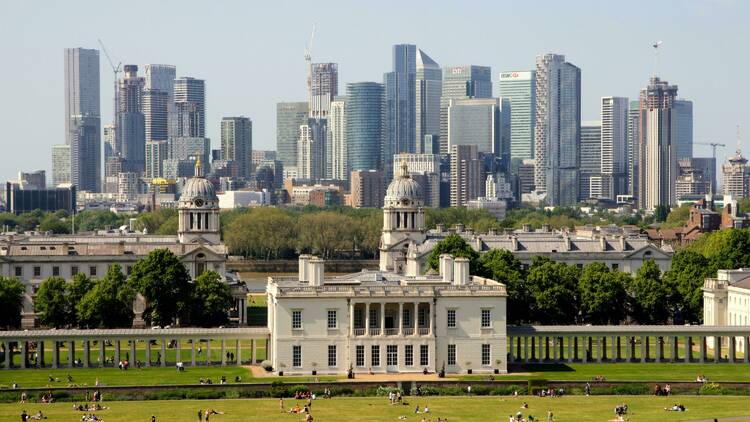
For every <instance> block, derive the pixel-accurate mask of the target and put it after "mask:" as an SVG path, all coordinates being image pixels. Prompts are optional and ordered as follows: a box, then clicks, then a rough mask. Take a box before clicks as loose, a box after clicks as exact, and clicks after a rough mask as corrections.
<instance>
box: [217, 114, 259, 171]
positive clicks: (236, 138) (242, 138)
mask: <svg viewBox="0 0 750 422" xmlns="http://www.w3.org/2000/svg"><path fill="white" fill-rule="evenodd" d="M252 151H253V122H252V121H250V119H249V118H247V117H244V116H240V117H224V118H222V119H221V159H222V160H231V161H234V162H235V163H237V166H238V167H239V169H240V177H245V178H249V177H250V175H251V174H252V170H253V169H252Z"/></svg>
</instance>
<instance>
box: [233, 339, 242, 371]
mask: <svg viewBox="0 0 750 422" xmlns="http://www.w3.org/2000/svg"><path fill="white" fill-rule="evenodd" d="M236 341H237V343H236V344H235V350H234V354H235V356H234V363H235V365H242V342H241V341H240V339H237V340H236Z"/></svg>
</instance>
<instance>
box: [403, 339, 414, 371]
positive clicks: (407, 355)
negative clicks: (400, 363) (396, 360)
mask: <svg viewBox="0 0 750 422" xmlns="http://www.w3.org/2000/svg"><path fill="white" fill-rule="evenodd" d="M404 365H406V366H414V346H412V345H411V344H407V345H406V346H404Z"/></svg>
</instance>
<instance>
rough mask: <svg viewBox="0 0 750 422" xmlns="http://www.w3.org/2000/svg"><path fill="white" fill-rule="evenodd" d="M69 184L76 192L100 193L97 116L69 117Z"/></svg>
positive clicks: (100, 178)
mask: <svg viewBox="0 0 750 422" xmlns="http://www.w3.org/2000/svg"><path fill="white" fill-rule="evenodd" d="M70 120H71V121H70V123H71V125H70V131H71V137H70V183H72V184H73V185H74V186H75V187H76V189H77V190H78V191H89V192H100V191H101V183H102V165H101V162H102V161H101V160H102V159H101V154H102V150H101V142H100V140H101V138H100V133H99V129H100V127H101V123H100V120H99V116H91V115H81V116H71V119H70Z"/></svg>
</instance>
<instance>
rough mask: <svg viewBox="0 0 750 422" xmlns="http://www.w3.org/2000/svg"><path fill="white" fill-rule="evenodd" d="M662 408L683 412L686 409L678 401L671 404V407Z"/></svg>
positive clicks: (668, 410)
mask: <svg viewBox="0 0 750 422" xmlns="http://www.w3.org/2000/svg"><path fill="white" fill-rule="evenodd" d="M664 410H666V411H667V412H684V411H685V410H687V409H685V406H683V405H681V404H679V403H675V404H674V406H672V407H665V408H664Z"/></svg>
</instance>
